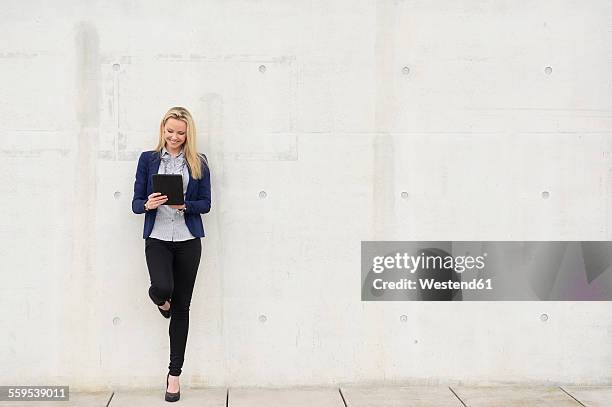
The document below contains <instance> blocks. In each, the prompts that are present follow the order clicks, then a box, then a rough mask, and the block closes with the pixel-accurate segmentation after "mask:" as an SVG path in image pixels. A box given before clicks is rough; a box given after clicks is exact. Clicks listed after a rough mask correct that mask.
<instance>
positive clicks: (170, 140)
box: [164, 118, 187, 152]
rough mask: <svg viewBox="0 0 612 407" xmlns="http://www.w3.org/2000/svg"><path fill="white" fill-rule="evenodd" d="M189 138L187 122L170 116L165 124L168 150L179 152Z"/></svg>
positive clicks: (165, 138)
mask: <svg viewBox="0 0 612 407" xmlns="http://www.w3.org/2000/svg"><path fill="white" fill-rule="evenodd" d="M186 139H187V123H185V122H184V121H182V120H177V119H173V118H169V119H168V120H167V121H166V124H165V125H164V140H165V141H166V150H168V151H171V152H179V151H180V150H181V148H182V146H183V144H185V140H186Z"/></svg>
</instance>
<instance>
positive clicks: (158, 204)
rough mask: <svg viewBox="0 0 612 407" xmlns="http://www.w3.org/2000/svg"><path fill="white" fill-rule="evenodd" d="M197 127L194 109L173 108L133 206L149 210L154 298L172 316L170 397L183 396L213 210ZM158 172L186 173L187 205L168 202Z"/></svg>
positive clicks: (142, 170) (142, 166)
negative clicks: (157, 184) (156, 182)
mask: <svg viewBox="0 0 612 407" xmlns="http://www.w3.org/2000/svg"><path fill="white" fill-rule="evenodd" d="M196 147H197V145H196V129H195V124H194V121H193V118H192V116H191V114H190V113H189V111H187V109H185V108H183V107H173V108H171V109H170V110H168V112H167V113H166V114H165V115H164V117H163V118H162V120H161V123H160V126H159V142H158V144H157V147H156V148H155V150H152V151H145V152H143V153H142V154H141V155H140V158H139V159H138V168H137V170H136V181H135V182H134V198H133V199H132V211H133V212H134V213H138V214H140V213H144V214H145V221H144V232H143V238H144V239H145V257H146V261H147V267H148V269H149V276H150V278H151V286H150V288H149V297H150V298H151V300H152V301H153V302H154V303H155V304H156V306H157V307H158V309H159V312H160V313H161V314H162V315H163V316H164V317H165V318H170V328H169V334H170V365H169V366H168V370H169V371H168V375H166V395H165V399H166V401H177V400H178V399H179V398H180V386H179V376H180V374H181V369H182V367H183V361H184V356H185V346H186V344H187V332H188V330H189V305H190V303H191V295H192V292H193V286H194V284H195V279H196V274H197V271H198V266H199V263H200V255H201V252H202V246H201V241H200V238H202V237H204V226H203V224H202V218H201V214H202V213H208V212H209V211H210V199H211V191H210V170H209V168H208V163H207V159H206V156H205V155H203V154H202V155H200V154H198V152H197V150H196ZM153 174H181V175H182V176H183V194H184V198H185V199H184V201H185V203H184V204H183V205H165V202H166V201H167V200H168V198H167V197H166V196H165V195H161V194H160V193H159V192H155V191H153V181H152V177H153Z"/></svg>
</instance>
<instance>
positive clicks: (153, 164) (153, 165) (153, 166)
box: [148, 152, 161, 191]
mask: <svg viewBox="0 0 612 407" xmlns="http://www.w3.org/2000/svg"><path fill="white" fill-rule="evenodd" d="M160 162H161V158H160V156H159V154H157V153H156V152H153V155H152V157H151V161H150V162H149V185H148V190H149V191H153V174H157V173H158V172H159V163H160Z"/></svg>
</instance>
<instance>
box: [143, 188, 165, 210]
mask: <svg viewBox="0 0 612 407" xmlns="http://www.w3.org/2000/svg"><path fill="white" fill-rule="evenodd" d="M167 200H168V197H167V196H166V195H162V194H161V192H153V193H152V194H151V195H149V199H148V200H147V202H145V205H147V208H148V209H157V207H158V206H160V205H163V204H164V203H165V202H166V201H167Z"/></svg>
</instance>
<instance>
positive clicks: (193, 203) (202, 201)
mask: <svg viewBox="0 0 612 407" xmlns="http://www.w3.org/2000/svg"><path fill="white" fill-rule="evenodd" d="M201 155H202V156H203V158H204V160H206V156H205V155H204V154H201ZM160 161H161V157H160V155H159V153H158V152H157V151H154V150H153V151H144V152H143V153H142V154H140V158H138V168H137V169H136V180H135V181H134V197H133V198H132V211H133V212H134V213H144V214H145V221H144V230H143V233H142V237H143V239H146V238H147V237H149V235H151V231H152V230H153V225H154V224H155V215H156V214H157V209H152V210H150V211H146V212H145V209H144V204H145V202H147V199H148V197H149V195H151V194H152V193H153V192H154V191H153V174H157V171H158V170H159V163H160ZM187 168H188V170H189V183H188V184H187V191H186V192H185V224H186V225H187V228H188V229H189V231H190V232H191V234H192V235H193V236H195V237H204V225H203V224H202V216H201V214H202V213H208V212H209V211H210V197H211V195H210V169H209V168H208V165H206V164H205V163H204V162H203V163H202V178H200V179H199V180H198V179H194V178H192V176H191V168H189V165H188V166H187Z"/></svg>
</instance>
